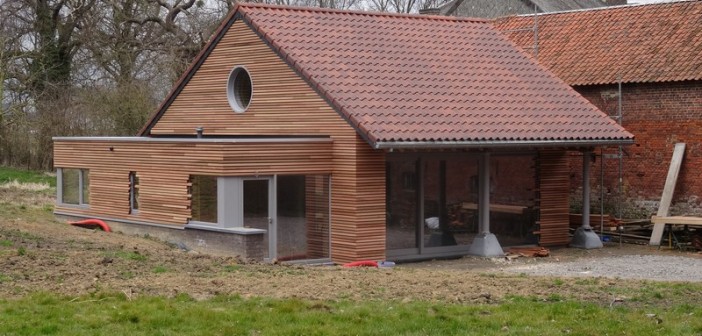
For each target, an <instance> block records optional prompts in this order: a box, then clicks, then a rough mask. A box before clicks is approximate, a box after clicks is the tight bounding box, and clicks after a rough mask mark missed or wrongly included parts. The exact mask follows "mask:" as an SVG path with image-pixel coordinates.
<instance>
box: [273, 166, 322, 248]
mask: <svg viewBox="0 0 702 336" xmlns="http://www.w3.org/2000/svg"><path fill="white" fill-rule="evenodd" d="M277 189H278V194H277V202H278V203H277V210H278V221H277V238H278V244H277V247H278V260H280V261H286V260H298V259H319V258H328V257H329V177H328V176H323V175H310V176H302V175H296V176H278V181H277Z"/></svg>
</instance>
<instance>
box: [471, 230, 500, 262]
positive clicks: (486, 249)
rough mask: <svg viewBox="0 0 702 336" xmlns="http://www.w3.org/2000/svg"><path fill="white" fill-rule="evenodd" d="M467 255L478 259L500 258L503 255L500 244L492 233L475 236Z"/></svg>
mask: <svg viewBox="0 0 702 336" xmlns="http://www.w3.org/2000/svg"><path fill="white" fill-rule="evenodd" d="M468 253H469V254H471V255H475V256H480V257H501V256H504V255H505V252H504V251H503V250H502V246H500V242H498V241H497V237H496V236H495V235H494V234H492V233H481V234H478V235H477V236H475V238H473V244H471V245H470V250H469V252H468Z"/></svg>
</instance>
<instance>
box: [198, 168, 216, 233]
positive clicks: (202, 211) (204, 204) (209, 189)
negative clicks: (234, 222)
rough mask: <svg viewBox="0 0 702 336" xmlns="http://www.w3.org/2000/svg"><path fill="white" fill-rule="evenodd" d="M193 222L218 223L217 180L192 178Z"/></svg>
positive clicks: (202, 177)
mask: <svg viewBox="0 0 702 336" xmlns="http://www.w3.org/2000/svg"><path fill="white" fill-rule="evenodd" d="M192 220H194V221H198V222H208V223H217V178H216V177H214V176H192Z"/></svg>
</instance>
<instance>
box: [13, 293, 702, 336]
mask: <svg viewBox="0 0 702 336" xmlns="http://www.w3.org/2000/svg"><path fill="white" fill-rule="evenodd" d="M647 314H655V317H649V316H647ZM701 314H702V308H701V307H699V306H696V305H695V306H693V305H680V306H677V307H673V308H669V309H660V308H655V307H652V308H650V309H646V310H640V309H630V308H626V307H616V308H614V309H610V308H608V307H602V306H598V305H595V304H589V303H581V302H573V301H559V302H540V301H535V300H532V299H528V298H521V297H513V298H511V299H509V300H507V301H505V302H503V303H501V304H475V305H454V304H444V303H432V302H411V303H406V304H404V303H399V302H391V301H366V302H350V301H341V302H327V301H305V300H298V299H286V300H276V299H263V298H253V299H242V298H239V297H232V296H221V297H216V298H214V299H210V300H205V301H195V300H193V299H191V298H190V297H188V296H185V295H181V296H177V297H175V298H170V299H167V298H162V297H144V296H142V297H138V298H134V299H131V300H130V299H129V298H127V297H126V296H125V295H123V294H112V295H106V294H97V295H92V296H83V297H78V298H67V297H59V296H55V295H52V294H44V293H37V294H34V295H30V296H27V297H25V298H22V299H19V300H2V299H0V316H2V319H0V320H1V321H2V323H0V334H1V335H96V334H120V335H127V334H128V335H391V334H392V335H397V334H399V335H456V334H460V335H563V334H572V335H605V334H610V335H614V334H616V335H698V334H700V333H702V319H700V318H699V316H700V315H701Z"/></svg>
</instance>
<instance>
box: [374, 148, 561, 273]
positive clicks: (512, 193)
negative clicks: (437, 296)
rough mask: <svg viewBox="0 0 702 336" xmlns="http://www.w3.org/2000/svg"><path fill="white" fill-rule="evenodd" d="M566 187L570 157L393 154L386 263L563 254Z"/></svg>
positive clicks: (529, 152) (543, 153)
mask: <svg viewBox="0 0 702 336" xmlns="http://www.w3.org/2000/svg"><path fill="white" fill-rule="evenodd" d="M568 185H569V173H568V162H567V160H566V151H565V150H536V149H525V150H511V151H510V150H501V151H492V152H487V151H481V152H415V153H388V155H387V161H386V209H387V211H386V249H387V252H386V254H387V257H388V258H389V259H393V260H413V259H427V258H436V257H449V256H460V255H478V256H488V257H492V256H500V255H503V248H506V247H514V246H525V245H542V246H565V245H567V244H569V243H570V238H569V234H568V212H569V211H568V209H569V203H568V193H569V190H568Z"/></svg>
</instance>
